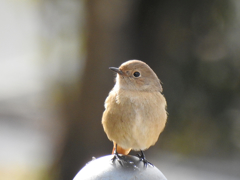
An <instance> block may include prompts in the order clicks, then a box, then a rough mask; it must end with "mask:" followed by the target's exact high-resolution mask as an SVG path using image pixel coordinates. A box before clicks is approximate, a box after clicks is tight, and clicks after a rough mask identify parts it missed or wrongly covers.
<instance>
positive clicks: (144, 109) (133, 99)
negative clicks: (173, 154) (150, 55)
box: [102, 60, 168, 166]
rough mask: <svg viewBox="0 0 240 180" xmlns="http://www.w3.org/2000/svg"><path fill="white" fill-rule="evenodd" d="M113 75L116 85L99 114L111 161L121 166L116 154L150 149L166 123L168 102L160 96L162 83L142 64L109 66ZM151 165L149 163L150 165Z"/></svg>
mask: <svg viewBox="0 0 240 180" xmlns="http://www.w3.org/2000/svg"><path fill="white" fill-rule="evenodd" d="M109 69H110V70H112V71H114V72H115V73H116V79H115V85H114V87H113V89H112V90H111V91H110V92H109V95H108V96H107V98H106V100H105V103H104V107H105V110H104V112H103V115H102V125H103V129H104V131H105V133H106V135H107V137H108V139H109V140H110V141H112V142H113V150H112V154H113V155H114V157H113V159H112V160H115V159H117V160H118V161H119V162H120V164H121V165H122V162H121V160H122V158H121V156H120V155H119V154H122V155H128V154H129V152H130V151H131V150H134V151H140V152H141V154H138V157H139V158H140V160H141V161H143V162H144V165H145V166H147V164H151V163H149V162H148V161H147V159H146V157H145V155H144V153H143V151H144V150H146V149H148V148H149V147H150V146H153V145H154V144H155V143H156V142H157V140H158V138H159V135H160V133H161V132H162V131H163V130H164V128H165V125H166V122H167V115H168V113H167V110H166V107H167V102H166V99H165V97H164V95H163V94H162V91H163V88H162V83H161V81H160V80H159V78H158V76H157V75H156V74H155V72H154V71H153V70H152V69H151V68H150V67H149V66H148V65H147V64H146V63H145V62H143V61H140V60H129V61H126V62H124V63H122V64H121V65H120V67H119V68H116V67H109ZM151 165H152V164H151Z"/></svg>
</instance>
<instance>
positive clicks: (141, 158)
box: [137, 151, 154, 167]
mask: <svg viewBox="0 0 240 180" xmlns="http://www.w3.org/2000/svg"><path fill="white" fill-rule="evenodd" d="M137 156H138V158H139V159H140V161H142V162H143V164H144V167H147V165H148V164H149V165H151V166H152V167H154V165H153V164H152V163H150V162H148V161H147V159H146V158H145V155H144V154H143V152H142V151H141V154H137Z"/></svg>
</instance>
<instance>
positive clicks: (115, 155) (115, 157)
mask: <svg viewBox="0 0 240 180" xmlns="http://www.w3.org/2000/svg"><path fill="white" fill-rule="evenodd" d="M115 160H117V161H118V162H119V164H120V165H121V166H123V163H122V160H123V159H122V157H121V156H119V154H118V153H114V156H113V158H112V162H114V161H115Z"/></svg>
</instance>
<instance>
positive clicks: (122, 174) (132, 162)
mask: <svg viewBox="0 0 240 180" xmlns="http://www.w3.org/2000/svg"><path fill="white" fill-rule="evenodd" d="M112 158H113V155H107V156H103V157H100V158H97V159H93V160H92V161H90V162H88V163H87V164H86V165H85V166H84V167H83V168H82V169H81V170H80V171H79V172H78V173H77V175H76V176H75V177H74V179H73V180H95V179H96V180H98V179H102V180H112V179H114V180H123V179H124V180H128V179H129V180H130V179H138V180H146V179H149V180H167V178H166V177H165V176H164V175H163V173H162V172H161V171H160V170H159V169H158V168H157V167H155V166H152V165H150V164H148V165H147V167H145V166H144V163H143V162H142V161H140V160H139V158H138V157H136V156H131V155H127V156H124V155H121V162H122V163H119V162H118V160H117V159H115V160H114V161H112ZM121 164H122V165H121Z"/></svg>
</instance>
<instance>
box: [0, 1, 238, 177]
mask: <svg viewBox="0 0 240 180" xmlns="http://www.w3.org/2000/svg"><path fill="white" fill-rule="evenodd" d="M0 22H1V28H0V149H1V151H0V152H1V153H0V177H1V179H4V180H5V179H6V180H8V179H9V180H10V179H14V180H23V179H34V180H42V179H45V180H55V179H56V180H57V179H58V180H69V179H72V178H73V177H74V176H75V175H76V173H77V172H78V171H79V170H80V169H81V168H82V167H83V166H84V165H85V164H86V163H87V162H88V161H90V160H91V159H92V157H93V156H94V157H100V156H104V155H107V154H110V153H111V150H112V143H111V142H110V141H109V140H108V139H107V137H106V135H105V133H104V131H103V128H102V125H101V116H102V112H103V111H104V107H103V104H104V100H105V98H106V97H107V95H108V92H109V91H110V90H111V88H112V87H113V85H114V80H113V79H114V75H113V73H112V72H110V71H109V70H108V67H110V66H116V67H118V66H119V65H120V64H121V63H123V62H124V61H126V60H129V59H140V60H143V61H145V62H146V63H147V64H149V65H150V67H152V69H153V70H154V71H155V72H156V74H157V75H158V77H159V78H160V79H161V81H162V82H163V94H164V95H165V97H166V99H167V102H168V113H169V118H168V122H167V126H166V128H165V131H164V132H163V133H162V135H161V136H160V138H159V141H158V142H157V144H156V145H155V146H153V147H151V148H150V149H149V150H147V151H146V152H145V153H146V156H147V159H148V160H149V161H150V162H152V163H153V164H155V165H156V166H157V167H158V168H159V169H160V170H161V171H162V172H163V173H164V174H165V176H166V177H167V178H168V179H169V180H171V179H178V180H179V179H184V180H190V179H191V180H198V179H211V180H213V179H218V180H226V179H228V180H237V179H238V180H239V179H240V171H239V169H240V33H239V32H240V1H238V0H192V1H189V0H181V1H179V0H148V1H144V0H131V1H129V0H113V1H108V0H85V1H84V0H58V1H56V0H24V1H16V0H8V1H4V0H0ZM135 153H136V152H132V154H135Z"/></svg>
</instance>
